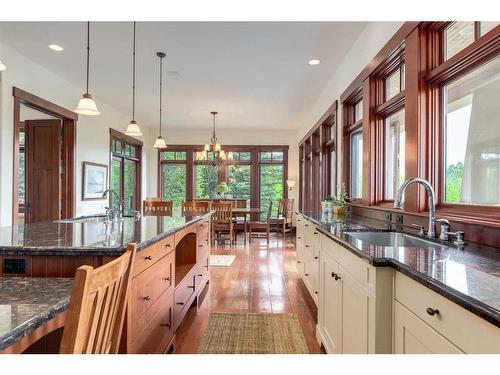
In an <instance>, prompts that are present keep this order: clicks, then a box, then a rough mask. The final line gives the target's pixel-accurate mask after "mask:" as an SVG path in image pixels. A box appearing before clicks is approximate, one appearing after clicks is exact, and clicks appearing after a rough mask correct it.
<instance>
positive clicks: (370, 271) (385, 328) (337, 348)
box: [316, 237, 392, 354]
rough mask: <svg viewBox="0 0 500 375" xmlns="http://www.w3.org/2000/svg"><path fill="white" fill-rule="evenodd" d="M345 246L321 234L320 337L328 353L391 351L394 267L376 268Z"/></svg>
mask: <svg viewBox="0 0 500 375" xmlns="http://www.w3.org/2000/svg"><path fill="white" fill-rule="evenodd" d="M345 252H348V250H347V249H345V248H343V247H342V246H340V245H338V244H337V243H335V242H334V241H332V240H331V239H329V238H327V237H322V239H321V254H320V274H319V280H320V282H319V288H320V293H319V296H320V298H319V310H318V325H317V327H316V333H317V337H318V340H319V341H320V342H321V343H322V344H323V346H324V347H325V350H326V352H327V353H345V354H368V353H390V352H391V350H392V341H391V336H392V335H391V319H392V314H391V300H392V270H391V269H389V268H381V269H380V270H376V269H375V267H373V266H371V265H369V264H368V263H367V262H365V261H364V260H362V259H361V258H359V257H356V258H351V257H350V255H352V254H346V253H345ZM363 269H364V272H360V270H363ZM360 275H363V277H360ZM377 282H378V285H376V283H377ZM376 298H379V302H380V306H378V304H376Z"/></svg>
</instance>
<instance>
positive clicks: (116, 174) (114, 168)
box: [111, 158, 122, 209]
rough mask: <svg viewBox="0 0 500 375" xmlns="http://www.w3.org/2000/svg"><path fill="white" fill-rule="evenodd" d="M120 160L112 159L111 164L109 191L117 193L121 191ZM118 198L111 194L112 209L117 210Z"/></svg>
mask: <svg viewBox="0 0 500 375" xmlns="http://www.w3.org/2000/svg"><path fill="white" fill-rule="evenodd" d="M121 168H122V159H121V158H114V159H113V161H112V163H111V190H113V191H115V192H117V193H119V192H121V191H122V179H121V178H122V176H121ZM118 204H119V198H118V197H117V195H116V194H111V207H112V208H113V209H118Z"/></svg>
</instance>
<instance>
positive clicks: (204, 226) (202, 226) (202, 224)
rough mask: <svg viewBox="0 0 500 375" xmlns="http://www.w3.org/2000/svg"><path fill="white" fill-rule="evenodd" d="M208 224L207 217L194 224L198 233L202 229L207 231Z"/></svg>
mask: <svg viewBox="0 0 500 375" xmlns="http://www.w3.org/2000/svg"><path fill="white" fill-rule="evenodd" d="M209 224H210V220H208V219H205V220H201V221H200V222H198V223H197V226H196V228H197V229H196V230H197V232H198V233H200V232H203V231H204V230H206V231H208V228H209Z"/></svg>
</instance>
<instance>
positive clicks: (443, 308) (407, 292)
mask: <svg viewBox="0 0 500 375" xmlns="http://www.w3.org/2000/svg"><path fill="white" fill-rule="evenodd" d="M395 299H396V300H397V301H399V302H400V303H401V304H402V305H403V306H405V307H406V308H408V310H410V311H411V312H412V313H414V314H415V315H416V316H418V317H419V318H420V319H422V320H423V321H424V322H425V323H427V324H428V325H429V326H431V327H432V328H434V329H435V330H436V331H438V332H439V333H440V334H441V335H443V336H444V337H445V338H446V339H448V340H449V341H450V342H452V343H453V344H454V345H455V346H457V347H458V348H460V349H461V350H463V351H464V352H466V353H500V329H499V328H497V327H495V326H494V325H492V324H490V323H488V322H487V321H485V320H484V319H481V318H479V317H478V316H477V315H474V314H472V313H470V312H469V311H467V310H465V309H464V308H462V307H460V306H458V305H457V304H455V303H453V302H451V301H450V300H448V299H446V298H444V297H442V296H440V295H439V294H437V293H436V292H434V291H432V290H430V289H428V288H426V287H425V286H423V285H421V284H419V283H418V282H416V281H414V280H412V279H410V278H409V277H407V276H405V275H403V274H401V273H400V272H396V283H395ZM428 308H432V309H434V310H436V309H437V310H439V313H438V314H434V315H429V313H428V312H427V309H428Z"/></svg>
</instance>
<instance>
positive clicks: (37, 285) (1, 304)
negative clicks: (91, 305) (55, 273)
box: [0, 277, 73, 351]
mask: <svg viewBox="0 0 500 375" xmlns="http://www.w3.org/2000/svg"><path fill="white" fill-rule="evenodd" d="M72 287H73V279H66V278H56V277H47V278H45V277H44V278H40V277H2V278H0V351H2V350H4V349H5V348H7V347H8V346H10V345H12V344H13V343H15V342H16V341H18V340H20V339H21V338H23V337H24V336H26V335H28V334H29V333H31V332H32V331H34V330H35V329H37V328H38V327H40V326H41V325H42V324H43V323H45V322H47V321H48V320H50V319H52V318H53V317H54V316H56V315H57V314H58V313H60V312H62V311H65V310H66V309H67V308H68V305H69V300H70V297H71V290H72Z"/></svg>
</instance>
